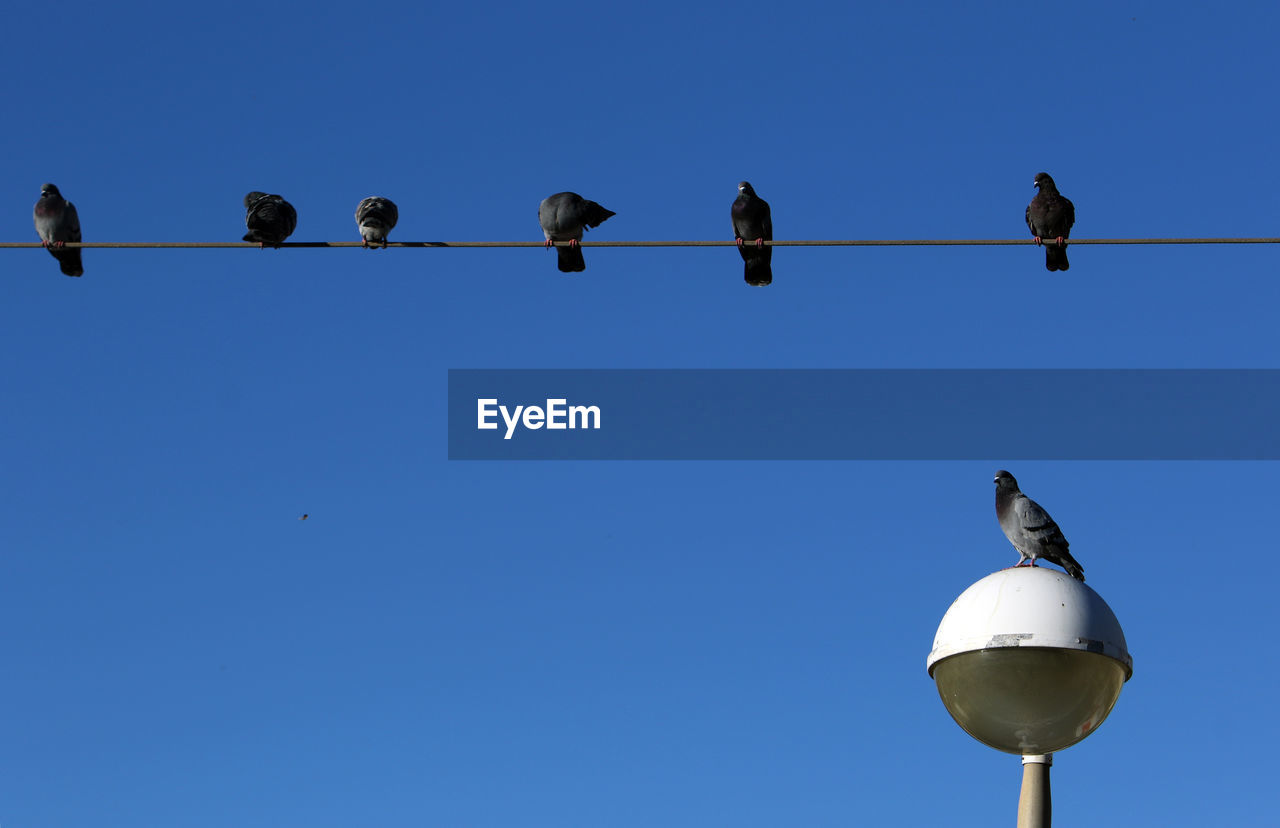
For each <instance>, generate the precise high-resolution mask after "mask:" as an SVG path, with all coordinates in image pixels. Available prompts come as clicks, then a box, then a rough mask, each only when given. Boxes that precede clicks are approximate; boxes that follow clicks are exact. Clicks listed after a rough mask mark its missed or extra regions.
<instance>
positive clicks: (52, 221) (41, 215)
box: [34, 184, 84, 276]
mask: <svg viewBox="0 0 1280 828" xmlns="http://www.w3.org/2000/svg"><path fill="white" fill-rule="evenodd" d="M34 216H35V221H36V233H38V234H39V235H40V241H41V242H42V243H43V244H44V246H45V248H47V249H48V251H49V253H50V254H51V255H52V256H53V258H55V259H57V260H58V264H59V266H61V268H62V272H63V273H65V274H67V275H68V276H83V275H84V266H83V265H82V264H81V262H80V248H78V247H63V245H64V244H66V243H67V242H79V241H80V216H79V214H77V213H76V206H75V205H74V204H72V203H71V202H70V201H67V200H66V199H64V198H63V197H62V193H59V192H58V188H57V187H55V186H53V185H52V184H42V185H41V186H40V200H39V201H37V202H36V207H35V210H34Z"/></svg>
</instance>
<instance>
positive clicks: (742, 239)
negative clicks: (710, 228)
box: [729, 181, 773, 287]
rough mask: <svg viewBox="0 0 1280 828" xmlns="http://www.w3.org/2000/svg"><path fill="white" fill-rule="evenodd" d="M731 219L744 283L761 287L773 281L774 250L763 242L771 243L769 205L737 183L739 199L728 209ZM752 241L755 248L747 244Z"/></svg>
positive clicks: (771, 222)
mask: <svg viewBox="0 0 1280 828" xmlns="http://www.w3.org/2000/svg"><path fill="white" fill-rule="evenodd" d="M729 217H730V218H732V219H733V237H734V241H735V242H736V243H737V245H738V252H739V253H741V254H742V261H743V263H744V264H743V266H742V269H743V278H744V279H746V281H747V284H749V285H754V286H756V287H763V286H764V285H767V284H769V283H771V282H772V281H773V268H772V266H771V265H770V262H771V261H772V260H773V247H772V246H771V245H766V244H765V242H767V241H773V219H772V217H771V216H770V215H769V202H767V201H765V200H764V199H763V198H760V197H759V196H758V195H756V191H755V190H754V189H752V188H751V184H750V183H749V182H746V181H743V182H741V183H739V184H738V197H737V198H735V199H734V200H733V206H732V207H730V208H729ZM750 242H754V245H752V244H749V243H750Z"/></svg>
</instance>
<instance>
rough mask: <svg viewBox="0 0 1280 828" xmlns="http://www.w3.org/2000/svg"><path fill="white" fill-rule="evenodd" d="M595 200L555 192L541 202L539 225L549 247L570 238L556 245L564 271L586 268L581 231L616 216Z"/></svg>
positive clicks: (559, 262)
mask: <svg viewBox="0 0 1280 828" xmlns="http://www.w3.org/2000/svg"><path fill="white" fill-rule="evenodd" d="M616 215H617V213H615V212H613V211H612V210H606V209H605V208H603V207H601V206H600V205H599V204H596V203H595V202H594V201H588V200H586V199H585V198H583V197H582V196H580V195H578V194H577V193H556V194H555V195H552V196H547V197H546V198H544V199H543V200H542V203H541V204H539V205H538V224H541V225H542V234H543V235H544V236H546V238H547V243H546V245H545V246H546V247H550V246H551V243H552V242H558V241H567V242H569V246H568V247H557V248H556V254H557V255H556V264H557V266H558V267H559V268H560V272H561V273H579V272H581V271H583V270H586V269H587V262H586V260H585V259H583V258H582V248H581V247H579V246H578V242H580V241H582V233H583V231H584V230H585V229H586V228H589V227H598V226H599V225H601V224H603V223H604V222H605V221H606V220H608V219H609V217H610V216H616Z"/></svg>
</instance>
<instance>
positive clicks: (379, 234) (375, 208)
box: [356, 196, 400, 247]
mask: <svg viewBox="0 0 1280 828" xmlns="http://www.w3.org/2000/svg"><path fill="white" fill-rule="evenodd" d="M399 218H400V211H399V210H397V209H396V205H395V202H394V201H392V200H391V199H389V198H383V197H382V196H369V197H368V198H366V199H364V200H363V201H361V202H360V204H359V205H357V206H356V226H358V227H359V228H360V238H362V239H364V246H365V247H370V246H373V247H377V246H379V245H381V246H382V247H386V246H387V234H388V233H390V232H391V228H393V227H395V226H396V221H397V220H398V219H399Z"/></svg>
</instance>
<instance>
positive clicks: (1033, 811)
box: [1018, 753, 1053, 828]
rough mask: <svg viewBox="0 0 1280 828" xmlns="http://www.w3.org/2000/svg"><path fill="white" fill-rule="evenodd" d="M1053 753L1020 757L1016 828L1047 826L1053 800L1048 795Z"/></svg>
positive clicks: (1051, 813) (1050, 818) (1046, 827)
mask: <svg viewBox="0 0 1280 828" xmlns="http://www.w3.org/2000/svg"><path fill="white" fill-rule="evenodd" d="M1052 764H1053V754H1052V753H1045V754H1042V755H1038V756H1023V757H1022V794H1021V795H1020V796H1019V797H1018V828H1049V826H1050V824H1052V822H1053V800H1052V797H1050V795H1049V767H1050V766H1051V765H1052Z"/></svg>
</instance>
